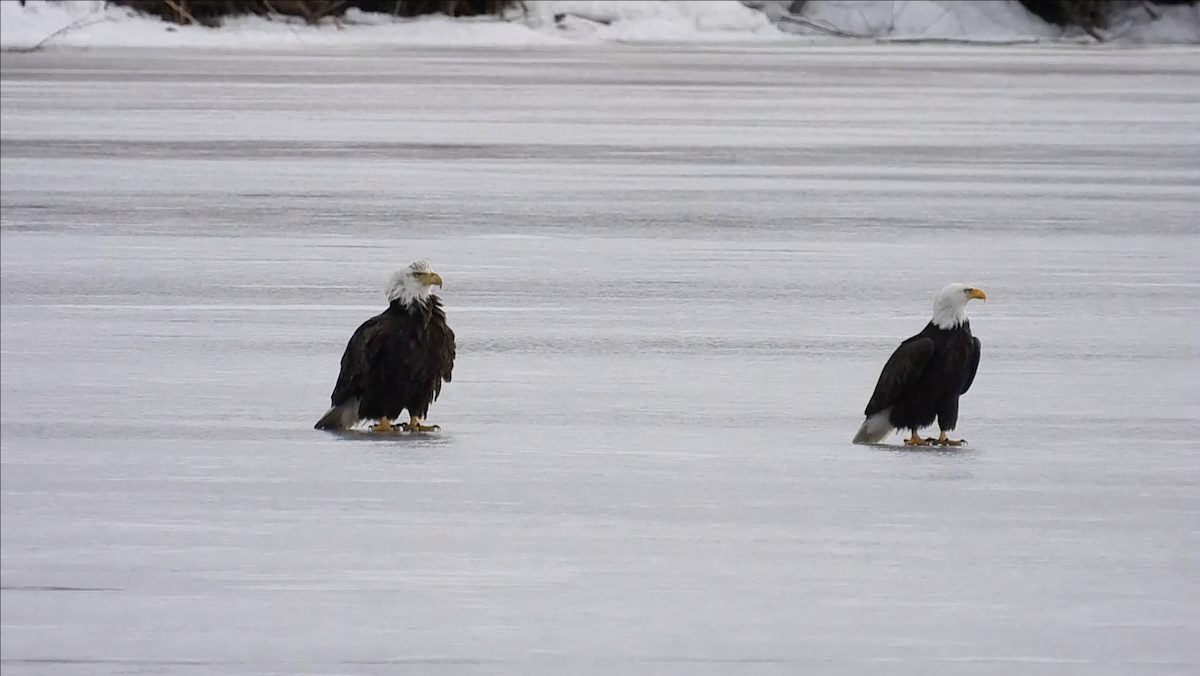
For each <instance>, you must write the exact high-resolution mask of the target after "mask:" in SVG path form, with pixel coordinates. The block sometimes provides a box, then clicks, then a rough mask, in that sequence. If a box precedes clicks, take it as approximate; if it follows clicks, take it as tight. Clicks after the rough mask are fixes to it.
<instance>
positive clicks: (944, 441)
mask: <svg viewBox="0 0 1200 676" xmlns="http://www.w3.org/2000/svg"><path fill="white" fill-rule="evenodd" d="M929 441H931V442H933V443H935V444H937V445H938V446H965V445H966V443H967V440H966V439H949V438H947V437H946V433H945V432H942V436H940V437H938V438H937V439H930V440H929Z"/></svg>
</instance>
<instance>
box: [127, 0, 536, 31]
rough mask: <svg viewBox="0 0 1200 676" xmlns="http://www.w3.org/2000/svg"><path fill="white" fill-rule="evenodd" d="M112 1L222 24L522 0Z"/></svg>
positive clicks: (481, 8) (468, 8)
mask: <svg viewBox="0 0 1200 676" xmlns="http://www.w3.org/2000/svg"><path fill="white" fill-rule="evenodd" d="M110 2H111V4H113V5H120V6H122V7H129V8H132V9H135V10H137V11H139V12H144V13H146V14H153V15H155V16H159V17H162V18H163V19H165V20H167V21H171V22H174V23H177V24H180V25H184V26H186V25H188V24H200V25H203V26H212V27H215V26H219V25H221V19H223V18H225V17H227V16H236V15H240V14H257V15H259V16H289V17H300V18H302V19H304V21H306V22H307V23H310V24H315V23H319V22H320V21H321V20H322V19H326V18H332V19H335V20H336V19H340V18H341V17H342V16H343V15H345V13H346V11H347V10H349V9H352V8H353V9H359V10H362V11H364V12H379V13H383V14H391V15H393V16H401V17H413V16H422V15H425V14H445V15H447V16H480V15H495V16H499V15H501V14H503V13H504V12H505V10H507V9H510V8H521V7H522V3H521V2H520V1H519V0H110Z"/></svg>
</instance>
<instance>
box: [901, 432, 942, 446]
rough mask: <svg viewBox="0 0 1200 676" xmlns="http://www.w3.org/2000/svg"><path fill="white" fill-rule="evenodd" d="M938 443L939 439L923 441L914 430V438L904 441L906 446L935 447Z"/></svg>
mask: <svg viewBox="0 0 1200 676" xmlns="http://www.w3.org/2000/svg"><path fill="white" fill-rule="evenodd" d="M937 442H938V440H937V439H922V438H921V437H920V435H918V434H917V431H916V430H913V433H912V436H911V437H909V438H908V439H905V440H904V445H905V446H933V445H934V444H936V443H937Z"/></svg>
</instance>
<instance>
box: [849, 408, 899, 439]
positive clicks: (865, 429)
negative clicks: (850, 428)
mask: <svg viewBox="0 0 1200 676" xmlns="http://www.w3.org/2000/svg"><path fill="white" fill-rule="evenodd" d="M891 412H892V409H890V408H886V409H884V410H882V411H880V412H879V413H876V414H875V415H872V416H868V417H867V419H866V420H864V421H863V424H862V427H859V428H858V434H855V435H854V443H856V444H877V443H879V442H881V441H883V440H884V439H886V438H887V435H889V434H891V433H892V424H891V423H890V422H888V414H889V413H891Z"/></svg>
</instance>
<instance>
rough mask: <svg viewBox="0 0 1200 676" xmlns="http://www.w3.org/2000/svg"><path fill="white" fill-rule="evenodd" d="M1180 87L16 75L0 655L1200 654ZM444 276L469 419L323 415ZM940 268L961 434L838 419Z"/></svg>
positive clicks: (643, 69)
mask: <svg viewBox="0 0 1200 676" xmlns="http://www.w3.org/2000/svg"><path fill="white" fill-rule="evenodd" d="M397 63H403V64H404V67H403V68H397V67H396V64H397ZM1197 77H1198V68H1197V63H1196V60H1195V58H1193V57H1192V56H1189V55H1187V54H1183V55H1182V56H1181V53H1180V52H1178V51H1168V50H1139V51H1137V52H1129V53H1120V54H1118V53H1113V52H1107V53H1103V54H1096V53H1082V52H1078V51H1072V50H1052V49H1038V50H1037V51H1033V50H1028V49H1021V48H1006V49H972V50H969V51H964V50H960V49H957V48H940V47H939V48H931V47H917V48H912V47H905V48H896V47H889V48H882V47H875V48H868V49H863V48H860V47H843V48H831V49H811V50H804V49H801V50H795V49H792V50H778V49H762V48H758V49H745V48H739V49H733V48H724V49H651V48H639V49H622V50H607V49H595V50H580V49H575V48H573V49H571V50H569V51H559V50H543V51H538V52H536V53H525V54H521V53H513V52H496V51H436V52H415V51H414V52H400V53H388V54H381V55H357V56H346V57H345V58H340V59H336V60H329V59H310V58H303V57H297V56H290V57H289V56H269V55H268V56H261V55H260V56H259V57H257V58H256V59H246V58H238V57H237V56H236V55H233V56H231V55H214V54H202V53H193V54H187V55H180V54H178V53H170V52H164V53H161V54H158V55H157V58H155V59H153V60H147V59H145V58H144V55H137V56H131V55H129V54H123V53H114V52H93V53H89V54H79V55H70V54H30V55H13V54H7V55H3V56H0V116H2V120H3V125H2V127H0V171H2V180H0V206H2V209H0V262H2V274H0V281H2V284H0V308H2V312H0V319H2V321H0V327H2V328H0V342H2V348H0V356H2V359H0V402H2V407H0V464H2V470H3V471H2V472H0V489H2V490H0V512H2V517H3V518H2V526H3V528H2V535H0V541H2V548H3V558H2V563H0V573H2V578H3V584H2V587H3V589H2V590H0V605H2V609H3V626H2V628H0V632H2V641H0V661H2V664H3V667H4V673H5V674H6V676H8V675H10V674H12V675H17V674H75V673H89V674H94V673H129V672H138V673H165V674H214V673H217V674H270V673H273V674H347V673H355V674H359V673H379V674H385V673H386V674H393V673H421V674H425V673H437V674H452V673H512V674H563V673H571V674H610V673H638V674H697V673H738V674H743V673H779V674H795V673H837V674H860V673H864V672H873V671H885V672H887V673H899V674H931V673H947V674H1011V673H1022V674H1055V675H1056V676H1057V675H1060V674H1087V675H1088V676H1096V675H1098V674H1128V673H1164V674H1166V673H1170V674H1175V673H1178V674H1184V673H1193V672H1195V671H1196V669H1197V668H1198V666H1200V648H1197V646H1198V645H1200V641H1198V639H1200V631H1198V626H1200V622H1198V621H1197V616H1196V612H1195V608H1196V607H1200V584H1198V581H1197V576H1196V571H1197V570H1198V568H1197V565H1198V563H1200V561H1198V556H1200V547H1198V535H1200V526H1198V524H1200V518H1198V517H1200V493H1198V492H1197V487H1198V484H1200V460H1198V456H1197V453H1196V437H1197V434H1198V433H1200V422H1198V420H1197V413H1196V412H1197V411H1198V410H1200V390H1198V388H1197V387H1196V382H1197V380H1196V375H1197V373H1198V372H1200V368H1198V367H1200V344H1198V339H1197V335H1198V328H1200V325H1198V314H1197V311H1198V309H1200V272H1197V271H1198V270H1200V248H1198V245H1197V238H1196V231H1195V228H1196V223H1197V216H1198V215H1200V191H1198V190H1197V188H1196V186H1197V185H1200V162H1197V159H1198V158H1200V136H1198V135H1197V134H1196V133H1195V120H1196V119H1200V90H1198V89H1197V88H1196V87H1195V82H1196V81H1197ZM418 257H424V258H427V259H429V260H430V261H431V262H432V263H433V265H434V266H435V269H437V270H438V271H439V272H440V273H441V274H442V276H443V277H444V278H445V281H446V287H445V290H444V298H445V301H446V304H447V306H448V308H449V316H450V318H451V321H452V322H453V326H454V328H455V330H456V331H457V332H458V335H459V341H460V342H459V345H460V349H459V353H460V358H459V361H458V364H457V366H456V369H455V379H454V382H453V383H451V384H449V385H447V387H446V389H445V391H444V393H443V398H442V400H441V401H439V402H438V403H437V404H435V406H434V407H433V409H432V411H431V416H430V418H431V420H432V421H433V422H437V423H440V424H441V425H442V426H443V427H444V433H443V434H442V435H441V436H438V437H435V438H429V439H422V440H398V439H387V440H381V439H346V438H342V437H337V436H331V435H327V434H322V433H319V432H316V431H313V430H312V429H311V426H312V424H313V422H314V421H315V420H316V418H317V417H318V416H319V415H320V414H321V413H322V412H323V411H324V409H325V407H326V405H327V397H328V394H329V391H330V389H331V388H332V385H333V381H334V378H335V377H336V370H337V362H338V358H339V357H340V354H341V350H342V348H343V346H344V343H345V340H346V338H347V337H348V336H349V334H350V332H351V331H352V330H353V329H354V327H355V326H356V325H357V324H358V322H360V321H362V320H363V319H365V318H366V317H368V316H369V315H370V314H372V313H373V312H375V311H376V310H377V309H378V308H379V307H380V306H381V301H382V284H383V281H384V279H385V278H386V275H387V273H388V272H390V270H391V269H393V268H394V267H397V266H399V265H403V264H406V263H408V262H409V261H410V260H412V259H415V258H418ZM953 280H959V281H964V282H969V283H973V284H977V285H979V286H980V287H982V288H984V289H985V290H986V291H987V293H988V298H989V300H988V302H987V304H974V305H973V306H972V307H971V308H970V311H971V316H972V324H973V327H974V329H975V332H976V334H977V335H978V336H980V338H981V339H982V341H983V346H984V347H983V360H982V365H981V367H980V373H979V377H978V378H977V380H976V381H975V384H974V386H973V388H972V390H971V392H970V393H969V394H968V395H967V396H966V397H965V398H964V399H963V406H962V415H961V419H960V420H961V422H960V428H959V433H960V434H961V435H962V436H964V437H966V438H967V439H968V440H969V441H970V442H971V445H970V446H969V447H968V448H967V449H965V450H963V451H961V452H907V451H904V450H901V449H899V448H895V449H889V450H875V449H868V448H862V447H855V446H852V445H851V444H850V443H849V440H850V438H851V437H852V436H853V434H854V431H855V430H856V429H857V427H858V424H859V422H860V421H861V417H860V415H861V412H862V407H863V406H864V405H865V403H866V400H867V398H868V397H869V395H870V391H871V388H872V387H873V385H874V381H875V377H876V376H877V374H878V370H879V368H880V367H881V366H882V364H883V361H884V360H885V359H886V357H887V355H888V353H889V352H890V350H891V349H892V348H893V347H894V345H895V344H896V343H897V342H898V341H899V340H901V339H903V338H904V337H906V336H908V335H911V334H912V333H914V332H916V331H918V330H919V329H920V328H921V326H922V325H923V324H924V322H926V321H927V319H928V314H929V310H930V307H929V306H930V302H931V298H932V293H933V292H934V291H935V290H936V289H938V288H940V287H941V286H942V285H943V284H945V283H946V282H949V281H953ZM893 443H895V439H893Z"/></svg>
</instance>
